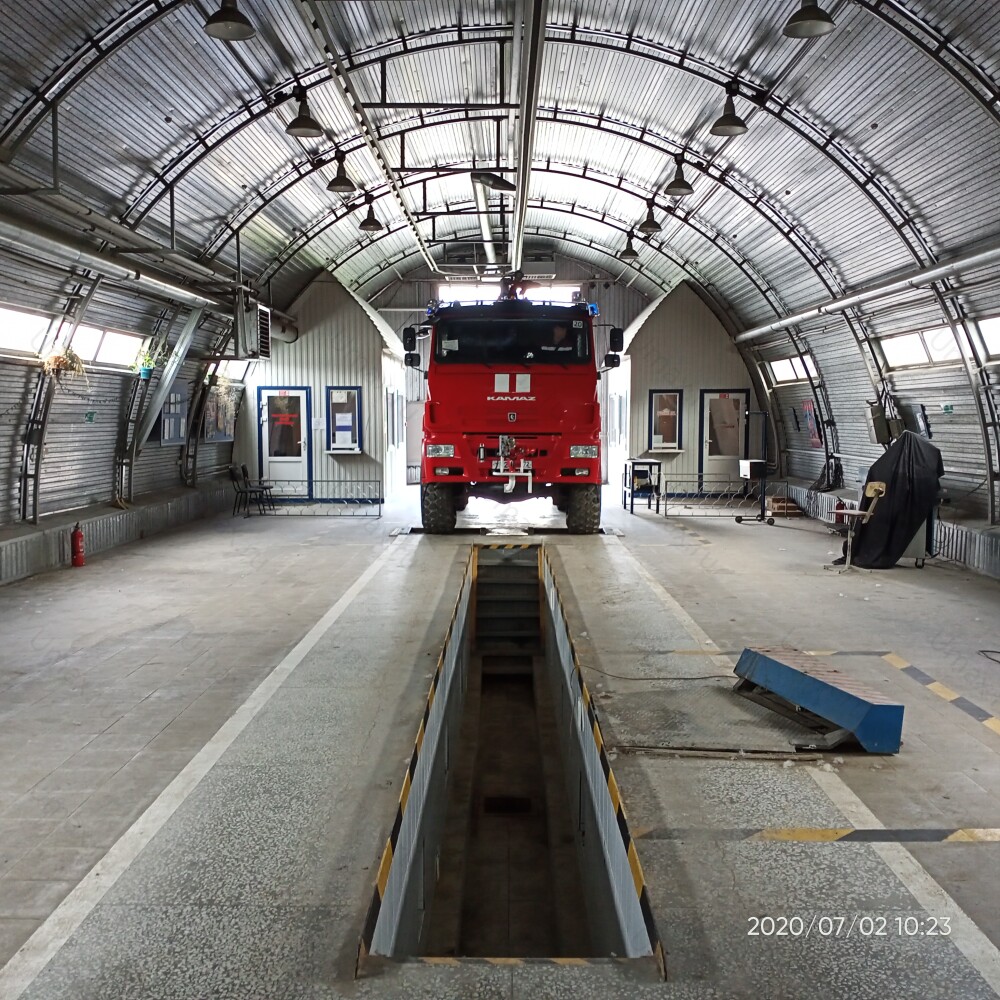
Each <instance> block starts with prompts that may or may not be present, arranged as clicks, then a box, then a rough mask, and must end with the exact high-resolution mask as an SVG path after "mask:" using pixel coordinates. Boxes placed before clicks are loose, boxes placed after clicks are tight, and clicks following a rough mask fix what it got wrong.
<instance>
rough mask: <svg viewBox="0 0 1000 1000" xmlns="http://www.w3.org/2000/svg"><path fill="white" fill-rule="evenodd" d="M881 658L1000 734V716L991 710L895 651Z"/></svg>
mask: <svg viewBox="0 0 1000 1000" xmlns="http://www.w3.org/2000/svg"><path fill="white" fill-rule="evenodd" d="M882 659H883V660H885V662H886V663H888V664H889V666H891V667H895V668H896V669H897V670H898V671H899V672H900V673H902V674H906V676H907V677H912V678H913V680H915V681H917V682H918V683H920V684H923V686H924V687H925V688H927V690H928V691H933V692H934V694H936V695H937V696H938V697H939V698H943V699H944V700H945V701H946V702H948V703H949V704H951V705H954V706H955V707H956V708H959V709H961V710H962V711H963V712H965V714H966V715H968V716H971V717H972V718H973V719H975V720H976V722H979V723H982V724H983V725H984V726H985V727H986V728H987V729H991V730H992V731H993V732H994V733H996V734H997V735H998V736H1000V718H998V717H997V716H995V715H994V714H993V713H992V712H988V711H987V710H986V709H985V708H982V707H980V706H979V705H977V704H975V702H971V701H969V699H968V698H965V697H963V696H962V695H960V694H959V693H958V692H957V691H952V689H951V688H950V687H947V686H946V685H944V684H942V683H941V682H940V681H938V680H935V679H934V678H933V677H931V675H930V674H928V673H925V672H924V671H923V670H921V669H920V668H919V667H915V666H914V665H913V664H912V663H907V662H906V660H904V659H903V658H902V657H901V656H897V655H896V654H895V653H885V654H884V655H883V656H882Z"/></svg>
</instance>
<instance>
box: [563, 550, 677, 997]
mask: <svg viewBox="0 0 1000 1000" xmlns="http://www.w3.org/2000/svg"><path fill="white" fill-rule="evenodd" d="M547 558H548V554H547V553H546V559H547ZM549 572H550V573H551V574H552V585H553V587H554V588H555V592H556V600H557V601H558V603H559V613H560V614H561V615H562V616H563V620H564V621H566V609H565V608H564V607H563V600H562V594H561V593H560V591H559V585H558V584H557V583H556V581H555V573H554V572H553V571H552V564H551V562H550V563H549ZM567 631H568V629H567ZM569 644H570V650H571V651H572V653H573V673H574V675H575V677H576V683H577V685H578V686H579V689H580V695H581V697H582V698H583V703H584V705H585V706H586V709H587V721H588V723H589V724H590V731H591V733H592V735H593V737H594V744H595V745H596V747H597V751H598V754H599V755H600V760H601V770H602V771H603V772H604V779H605V781H606V782H607V786H608V794H609V795H610V796H611V803H612V805H613V806H614V810H615V819H616V820H617V822H618V833H619V835H620V836H621V838H622V844H623V845H624V847H625V853H626V855H627V856H628V863H629V868H630V869H631V871H632V883H633V885H634V886H635V891H636V895H637V896H638V897H639V908H640V910H641V911H642V919H643V922H644V923H645V925H646V934H647V935H648V937H649V947H650V950H651V951H652V954H653V956H654V958H655V959H656V964H657V965H658V966H659V968H660V974H661V975H662V976H663V977H664V978H666V975H667V967H666V955H665V952H664V950H663V944H662V942H661V941H660V935H659V932H658V931H657V929H656V921H655V920H654V919H653V909H652V906H651V904H650V901H649V890H648V889H647V887H646V879H645V877H644V876H643V873H642V865H641V864H640V863H639V854H638V852H637V851H636V847H635V840H634V839H633V837H632V834H631V833H630V832H629V826H628V819H627V817H626V815H625V805H624V803H623V802H622V796H621V791H620V790H619V788H618V782H617V780H616V779H615V775H614V772H613V771H612V770H611V761H610V760H609V759H608V753H607V750H606V749H605V746H604V736H603V734H602V733H601V724H600V722H599V720H598V718H597V711H596V710H595V707H594V702H593V699H592V698H591V697H590V690H589V688H588V687H587V682H586V681H585V680H584V679H583V671H582V670H581V669H580V660H579V657H577V655H576V647H575V646H574V644H573V638H572V636H570V640H569Z"/></svg>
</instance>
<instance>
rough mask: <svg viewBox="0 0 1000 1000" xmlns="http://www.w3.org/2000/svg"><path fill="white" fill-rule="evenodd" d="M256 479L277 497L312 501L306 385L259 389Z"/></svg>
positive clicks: (309, 406)
mask: <svg viewBox="0 0 1000 1000" xmlns="http://www.w3.org/2000/svg"><path fill="white" fill-rule="evenodd" d="M257 420H258V425H257V426H258V430H259V433H258V435H257V459H258V464H259V466H260V476H261V478H262V479H266V480H269V481H270V482H272V483H274V484H275V493H276V494H278V495H280V496H291V497H302V498H303V499H311V498H312V448H311V447H310V443H311V429H312V394H311V392H310V389H309V386H307V385H289V386H264V385H262V386H259V387H258V389H257Z"/></svg>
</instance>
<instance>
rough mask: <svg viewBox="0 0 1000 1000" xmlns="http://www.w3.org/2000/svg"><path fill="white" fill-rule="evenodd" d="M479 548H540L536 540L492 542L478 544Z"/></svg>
mask: <svg viewBox="0 0 1000 1000" xmlns="http://www.w3.org/2000/svg"><path fill="white" fill-rule="evenodd" d="M477 548H480V549H540V548H541V545H539V543H538V542H493V543H491V544H490V545H479V546H477Z"/></svg>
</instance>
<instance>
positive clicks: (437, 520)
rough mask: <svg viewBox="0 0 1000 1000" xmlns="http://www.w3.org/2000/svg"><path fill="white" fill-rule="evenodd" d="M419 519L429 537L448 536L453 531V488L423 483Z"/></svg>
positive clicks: (446, 485)
mask: <svg viewBox="0 0 1000 1000" xmlns="http://www.w3.org/2000/svg"><path fill="white" fill-rule="evenodd" d="M420 519H421V521H422V522H423V525H424V531H426V532H427V533H428V534H429V535H450V534H451V533H452V532H453V531H454V530H455V487H454V486H452V485H451V484H450V483H424V484H423V485H422V486H421V487H420Z"/></svg>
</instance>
